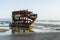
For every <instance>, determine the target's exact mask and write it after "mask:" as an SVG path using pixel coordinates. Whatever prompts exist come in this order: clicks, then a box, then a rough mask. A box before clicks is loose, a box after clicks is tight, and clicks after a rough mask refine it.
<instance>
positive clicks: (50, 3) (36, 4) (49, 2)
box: [0, 0, 60, 20]
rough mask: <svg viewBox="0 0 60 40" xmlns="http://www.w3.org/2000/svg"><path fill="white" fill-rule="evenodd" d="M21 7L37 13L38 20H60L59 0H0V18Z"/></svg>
mask: <svg viewBox="0 0 60 40" xmlns="http://www.w3.org/2000/svg"><path fill="white" fill-rule="evenodd" d="M23 9H25V10H26V9H28V10H29V11H32V12H34V13H37V14H38V18H37V19H39V20H60V0H0V18H11V14H12V11H16V10H23Z"/></svg>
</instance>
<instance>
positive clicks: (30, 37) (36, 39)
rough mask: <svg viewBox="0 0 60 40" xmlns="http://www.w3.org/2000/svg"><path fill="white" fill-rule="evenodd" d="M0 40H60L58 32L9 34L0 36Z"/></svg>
mask: <svg viewBox="0 0 60 40" xmlns="http://www.w3.org/2000/svg"><path fill="white" fill-rule="evenodd" d="M0 40H60V33H59V32H49V33H28V34H11V35H5V36H0Z"/></svg>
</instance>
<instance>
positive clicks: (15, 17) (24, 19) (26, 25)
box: [10, 10, 37, 32]
mask: <svg viewBox="0 0 60 40" xmlns="http://www.w3.org/2000/svg"><path fill="white" fill-rule="evenodd" d="M36 18H37V14H33V13H32V12H31V11H28V10H20V11H13V12H12V23H11V24H10V28H11V29H12V32H14V31H18V32H20V30H23V32H25V30H28V31H29V32H31V31H32V30H31V29H32V26H31V25H32V24H33V23H34V21H35V20H36Z"/></svg>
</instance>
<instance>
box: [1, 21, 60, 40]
mask: <svg viewBox="0 0 60 40" xmlns="http://www.w3.org/2000/svg"><path fill="white" fill-rule="evenodd" d="M32 25H33V28H34V31H35V32H32V33H23V34H21V33H20V34H12V33H11V29H10V28H9V24H0V28H4V29H8V31H7V32H0V40H60V30H59V32H55V31H56V30H54V31H51V30H52V29H50V30H46V29H47V28H60V22H56V21H54V22H53V21H52V22H51V21H40V20H39V21H35V22H34V24H32ZM42 28H45V30H42Z"/></svg>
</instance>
